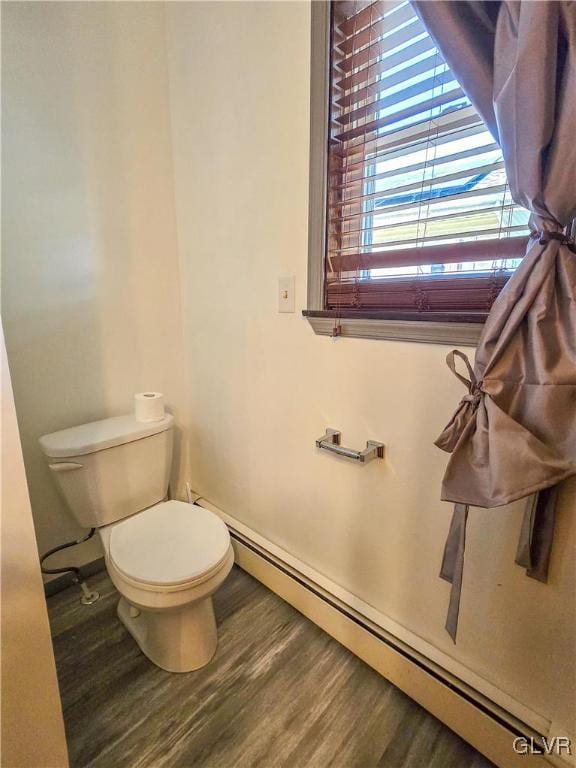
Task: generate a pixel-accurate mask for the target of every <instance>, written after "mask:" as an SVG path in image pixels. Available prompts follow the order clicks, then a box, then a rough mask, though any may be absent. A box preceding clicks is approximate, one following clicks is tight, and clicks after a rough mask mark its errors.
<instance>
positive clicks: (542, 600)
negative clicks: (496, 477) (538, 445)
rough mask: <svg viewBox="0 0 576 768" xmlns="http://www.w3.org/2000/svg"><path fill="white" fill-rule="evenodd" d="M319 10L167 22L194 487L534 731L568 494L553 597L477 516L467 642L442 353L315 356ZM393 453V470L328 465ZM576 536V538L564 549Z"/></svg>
mask: <svg viewBox="0 0 576 768" xmlns="http://www.w3.org/2000/svg"><path fill="white" fill-rule="evenodd" d="M309 15H310V9H309V5H308V4H307V3H296V2H292V3H284V2H274V3H272V2H270V3H259V2H254V3H249V2H243V3H234V2H232V3H225V2H221V3H202V2H199V3H171V4H169V5H168V6H167V31H168V57H169V70H170V104H171V110H172V125H173V145H174V167H175V179H176V201H177V220H178V239H179V246H180V257H181V269H182V275H183V280H184V285H185V289H186V295H187V301H186V303H185V308H184V311H185V327H186V334H187V335H186V352H187V355H188V369H189V373H190V378H191V385H190V388H189V390H188V392H187V396H188V404H189V408H190V413H191V417H190V431H191V434H192V446H191V462H190V476H191V480H192V484H193V487H194V488H195V489H196V490H198V491H199V492H200V493H202V494H203V495H205V496H206V497H207V498H209V499H210V500H211V501H212V502H213V503H214V504H216V505H217V506H219V507H221V508H222V509H224V510H225V511H227V512H228V513H230V514H232V515H234V516H236V517H237V518H238V519H239V520H240V521H242V522H243V523H245V524H247V525H249V526H251V527H252V528H253V529H255V530H256V531H258V532H259V533H261V534H263V535H264V536H266V537H268V538H269V539H270V540H271V541H273V542H274V543H276V544H278V545H280V546H282V547H283V548H284V549H286V550H288V551H289V552H291V553H293V554H295V555H296V556H297V557H299V558H300V559H301V560H303V561H305V562H306V563H308V564H309V565H311V566H313V567H315V568H316V569H317V570H319V571H320V572H321V573H322V574H325V575H326V576H328V577H329V578H331V579H332V580H333V581H335V582H337V583H338V584H340V585H342V586H344V587H346V588H347V589H348V590H349V591H351V592H352V593H354V594H355V595H358V596H359V597H361V598H363V599H364V600H365V601H366V602H368V603H369V604H370V605H372V606H374V607H375V608H377V609H378V610H380V611H381V612H383V613H384V614H386V615H387V616H389V617H392V618H393V619H395V620H397V621H398V622H400V623H401V624H402V625H404V626H405V627H407V628H409V629H410V630H412V631H413V632H414V633H416V634H418V635H419V636H421V637H423V638H425V639H426V640H428V641H430V642H431V643H433V644H434V645H435V646H437V647H438V648H440V649H442V650H444V651H446V652H447V653H449V654H451V655H453V656H454V657H455V658H457V659H459V660H460V661H461V662H463V663H464V664H465V665H467V666H468V667H470V668H471V669H473V670H475V671H476V672H478V673H479V674H480V675H482V676H483V677H485V678H486V679H487V680H489V681H491V682H493V683H494V684H495V685H497V686H498V687H500V688H501V689H502V690H504V691H506V692H508V693H509V694H510V695H512V696H513V697H515V698H516V699H517V700H518V701H520V702H523V703H524V704H525V705H526V706H528V707H530V708H532V709H533V710H535V711H536V712H538V713H540V714H542V715H544V716H546V717H549V718H550V719H551V720H556V721H559V722H561V723H563V724H564V726H565V727H566V726H568V725H571V723H570V722H569V721H570V719H571V712H572V701H571V686H570V685H567V683H566V680H567V679H569V678H570V668H571V665H572V662H573V656H572V651H573V647H574V638H573V628H574V619H573V616H572V619H570V616H569V615H568V614H570V612H571V611H573V594H574V561H573V551H574V547H573V546H571V545H570V542H573V540H574V538H573V531H572V530H571V525H572V518H573V515H572V514H571V513H573V511H574V492H573V491H574V485H572V491H571V492H570V493H569V494H567V495H566V496H565V499H564V505H563V507H562V509H561V513H560V520H559V524H558V529H559V530H558V536H557V545H556V547H555V550H554V558H553V562H552V569H551V578H550V583H549V584H548V585H547V586H545V585H542V584H540V583H538V582H536V581H533V580H530V579H527V578H526V577H525V575H524V573H523V572H522V570H521V569H519V568H518V567H517V566H515V565H514V554H515V547H516V540H517V534H518V531H519V526H520V518H521V506H520V505H515V506H513V507H508V508H501V509H495V510H489V511H486V510H473V511H472V513H471V520H470V526H469V539H468V541H469V546H468V552H467V562H466V571H465V585H464V598H463V605H462V615H461V631H460V637H459V641H458V645H457V646H456V647H454V646H452V644H451V641H450V640H449V638H448V636H447V635H446V633H445V632H444V630H443V624H444V618H445V610H446V605H447V598H448V587H447V585H446V584H445V583H444V582H442V581H441V580H440V579H439V578H438V575H437V574H438V569H439V564H440V560H441V554H442V547H443V542H444V538H445V535H446V531H447V528H448V524H449V519H450V514H451V509H450V506H449V505H448V504H444V503H441V502H440V501H439V489H440V480H441V477H442V472H443V468H444V466H445V462H446V456H445V454H442V453H441V452H440V451H439V450H437V449H436V448H434V446H433V445H432V443H433V440H434V438H435V437H436V436H437V434H438V433H439V432H440V430H441V428H442V427H443V426H444V424H445V422H446V421H447V420H448V418H449V417H450V416H451V414H452V411H453V410H454V408H455V406H456V404H457V402H458V400H459V398H460V397H461V396H462V394H463V391H462V388H461V385H460V384H459V383H458V382H457V380H456V379H455V378H454V377H453V376H452V375H451V374H450V373H449V371H448V369H447V368H446V366H445V364H444V357H445V354H446V352H447V349H446V348H443V347H441V346H427V345H419V344H409V343H397V342H381V341H367V340H359V339H339V340H337V341H332V340H330V339H327V338H321V337H316V336H314V334H313V332H312V330H311V329H310V327H309V326H308V324H307V322H306V320H304V319H303V318H302V317H301V316H300V314H299V313H296V314H294V315H279V314H278V313H277V306H276V301H277V299H276V291H277V280H278V277H279V276H281V275H296V285H297V297H296V298H297V302H296V304H297V307H298V308H299V309H301V308H303V307H304V306H305V291H306V261H307V252H306V251H307V243H306V238H307V195H308V119H309V105H308V99H309V66H310V63H309V62H310V51H309V36H310V27H309ZM327 426H331V427H335V428H338V429H341V430H342V434H343V440H344V442H345V444H347V445H351V446H363V445H364V443H365V441H366V439H368V438H373V439H377V440H382V441H383V442H385V443H386V445H387V459H386V463H385V464H381V463H379V462H374V463H372V464H370V465H368V466H366V467H359V466H356V465H352V464H350V463H347V462H345V461H341V460H338V459H336V458H334V457H332V456H329V455H325V454H323V455H319V454H318V453H317V452H316V451H315V449H314V440H315V438H316V437H318V436H319V435H321V434H322V433H323V432H324V429H325V427H327ZM569 529H570V530H569Z"/></svg>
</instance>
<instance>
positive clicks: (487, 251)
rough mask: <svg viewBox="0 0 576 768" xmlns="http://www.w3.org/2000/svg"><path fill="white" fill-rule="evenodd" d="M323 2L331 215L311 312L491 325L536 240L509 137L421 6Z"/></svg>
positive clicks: (388, 0)
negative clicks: (490, 120) (493, 311)
mask: <svg viewBox="0 0 576 768" xmlns="http://www.w3.org/2000/svg"><path fill="white" fill-rule="evenodd" d="M312 5H313V6H324V8H323V9H319V8H316V9H315V11H314V13H315V16H316V18H315V19H314V20H313V24H314V26H315V27H317V25H318V24H321V25H323V31H319V30H318V28H316V31H315V30H314V29H313V36H314V35H315V38H313V51H314V49H316V50H315V51H314V55H315V56H316V58H318V56H319V55H320V50H318V49H322V53H323V56H324V57H325V60H324V63H323V67H322V68H321V69H320V68H319V65H318V62H316V67H317V68H318V70H319V71H320V72H321V74H322V76H323V78H324V82H323V88H324V94H323V97H322V102H323V104H324V109H323V110H317V109H315V106H314V103H313V105H312V108H313V120H316V127H315V126H314V125H313V136H312V140H313V145H312V152H313V153H318V152H322V153H323V154H324V158H323V160H322V162H319V161H318V158H313V159H312V163H313V168H312V170H313V172H315V173H316V174H318V173H319V170H318V169H319V168H321V169H322V173H323V174H324V178H323V181H322V185H321V187H322V191H321V197H322V201H321V205H322V209H323V211H324V216H322V215H320V216H319V218H320V219H321V220H322V223H321V226H322V228H323V232H319V231H318V227H316V230H315V231H316V247H317V246H318V244H319V243H320V241H321V250H322V273H321V275H320V279H319V281H317V282H319V283H321V291H320V294H321V296H320V298H321V301H320V302H319V301H318V300H317V301H316V306H315V307H311V310H312V312H309V313H308V314H316V315H319V314H324V315H330V316H333V317H334V318H339V317H342V318H344V317H350V318H354V317H356V318H361V319H370V318H381V319H391V320H394V319H395V320H403V321H406V320H408V321H422V320H424V321H428V322H430V321H433V322H442V323H446V322H452V323H454V322H457V323H460V324H461V323H476V324H481V323H482V322H483V320H484V319H485V317H486V315H487V313H488V311H489V309H490V306H491V304H492V302H493V301H494V299H495V298H496V296H497V295H498V292H499V291H500V289H501V288H502V286H503V285H504V283H505V282H506V280H507V279H508V278H509V276H510V274H511V273H512V271H513V270H514V269H515V268H516V266H517V265H518V264H519V261H520V259H521V257H522V254H523V253H524V250H525V247H526V237H527V234H528V226H527V225H528V216H529V214H528V212H527V211H526V210H525V209H523V208H521V207H520V206H518V205H516V204H515V203H514V202H513V201H512V198H511V196H510V191H509V189H508V185H507V181H506V174H505V170H504V163H503V160H502V154H501V152H500V149H499V147H498V145H497V144H496V143H495V141H494V139H493V138H492V136H491V134H490V133H489V131H488V130H487V128H486V126H485V125H484V123H483V122H482V120H481V119H480V117H479V116H478V113H477V112H476V111H475V109H474V107H473V106H472V105H471V103H470V101H469V100H468V98H467V97H466V95H465V94H464V93H463V91H462V89H461V88H460V86H459V84H458V82H457V81H456V80H455V78H454V76H453V74H452V73H451V71H450V69H449V68H448V66H447V65H446V63H445V62H444V60H443V59H442V57H441V55H440V53H439V51H438V50H437V48H436V47H435V45H434V42H433V41H432V38H431V37H430V36H429V35H428V33H427V32H426V30H425V28H424V26H423V24H422V22H421V21H420V19H419V18H418V16H417V15H416V13H415V11H414V10H413V8H412V6H411V5H410V3H409V2H408V1H407V0H379V1H378V2H372V3H367V2H361V1H360V0H356V2H348V0H336V1H335V2H332V3H330V4H324V3H313V4H312ZM319 16H323V18H320V19H319V18H318V17H319ZM322 42H323V43H324V45H323V46H322V45H321V44H318V43H322ZM313 77H314V72H313ZM313 85H314V84H313ZM317 96H318V88H316V90H315V94H314V98H316V97H317ZM318 111H320V112H322V116H321V117H322V119H323V120H324V121H325V125H324V128H323V133H321V131H320V127H319V126H318V120H319V116H318V114H317V113H318ZM315 113H316V114H315ZM314 130H315V132H316V139H318V137H320V136H321V138H320V141H316V140H315V138H314ZM314 169H316V170H315V171H314ZM319 197H320V195H319V194H318V190H316V191H315V194H312V189H311V201H312V198H314V205H315V210H312V209H311V216H317V215H318V213H319V211H318V203H319V202H320V200H319ZM311 229H314V228H311ZM312 246H313V243H312V237H311V247H312ZM317 287H318V286H317ZM314 309H315V310H317V311H316V312H315V313H314ZM318 310H320V311H318Z"/></svg>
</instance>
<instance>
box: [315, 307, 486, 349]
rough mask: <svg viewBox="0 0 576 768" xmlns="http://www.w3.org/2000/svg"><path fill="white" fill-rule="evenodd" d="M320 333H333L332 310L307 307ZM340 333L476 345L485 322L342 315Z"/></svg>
mask: <svg viewBox="0 0 576 768" xmlns="http://www.w3.org/2000/svg"><path fill="white" fill-rule="evenodd" d="M302 314H303V315H304V317H306V319H307V320H308V322H309V323H310V325H311V326H312V328H313V330H314V333H316V334H318V335H320V336H332V332H333V329H334V315H333V313H331V312H326V311H315V310H304V312H303V313H302ZM338 323H339V325H340V327H341V330H340V334H339V335H340V336H342V337H348V338H360V339H386V340H389V341H390V340H392V341H415V342H418V343H421V344H461V345H463V346H470V347H475V346H476V345H477V344H478V339H479V338H480V334H481V332H482V328H483V323H481V322H452V321H451V322H446V321H444V322H442V321H440V320H436V321H431V320H392V319H385V318H377V317H340V318H338Z"/></svg>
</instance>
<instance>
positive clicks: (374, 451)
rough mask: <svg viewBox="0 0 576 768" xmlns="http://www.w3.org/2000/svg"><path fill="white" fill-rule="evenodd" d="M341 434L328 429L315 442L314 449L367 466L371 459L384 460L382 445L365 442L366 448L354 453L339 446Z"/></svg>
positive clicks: (352, 450)
mask: <svg viewBox="0 0 576 768" xmlns="http://www.w3.org/2000/svg"><path fill="white" fill-rule="evenodd" d="M341 434H342V433H341V432H340V431H339V430H337V429H331V428H330V427H328V428H327V430H326V433H325V434H324V435H322V437H319V438H318V440H316V447H317V448H320V449H322V450H324V451H331V452H332V453H336V454H338V456H344V458H346V459H352V461H357V462H359V463H360V464H367V463H368V462H369V461H372V459H383V458H384V443H378V442H376V440H367V441H366V448H365V449H364V450H363V451H355V450H354V449H353V448H345V447H344V446H343V445H340V436H341Z"/></svg>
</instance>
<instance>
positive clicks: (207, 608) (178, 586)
mask: <svg viewBox="0 0 576 768" xmlns="http://www.w3.org/2000/svg"><path fill="white" fill-rule="evenodd" d="M173 426H174V419H173V417H172V416H171V415H170V414H166V416H165V417H164V418H162V419H159V420H158V421H154V422H139V421H137V420H136V419H135V417H134V416H133V415H131V414H130V415H126V416H116V417H112V418H109V419H103V420H101V421H96V422H92V423H90V424H82V425H80V426H77V427H72V428H70V429H64V430H61V431H60V432H54V433H52V434H50V435H44V436H43V437H41V438H40V441H39V442H40V447H41V449H42V452H43V453H44V456H45V457H46V461H47V463H48V467H49V469H50V471H51V472H52V473H53V477H54V479H55V481H56V484H57V486H58V488H59V490H60V491H61V493H62V495H63V497H64V499H65V501H66V502H67V504H68V506H69V508H70V510H71V512H72V514H73V515H74V517H75V519H76V521H77V522H78V523H79V524H80V525H82V526H85V527H90V528H97V529H98V533H99V535H100V538H101V540H102V545H103V549H104V557H105V562H106V568H107V570H108V573H109V574H110V578H111V579H112V582H113V583H114V585H115V586H116V589H117V590H118V592H119V593H120V595H121V599H120V602H119V604H118V616H119V618H120V621H121V622H122V623H123V624H124V626H125V627H126V628H127V629H128V631H129V632H130V634H131V635H132V637H133V638H134V640H135V641H136V643H137V644H138V646H139V647H140V649H141V650H142V652H143V653H144V654H145V655H146V656H148V658H149V659H150V660H151V661H152V662H154V664H156V665H157V666H159V667H162V669H165V670H168V671H169V672H190V671H192V670H194V669H199V668H200V667H202V666H204V664H207V663H208V662H209V661H210V659H211V658H212V656H213V655H214V653H215V651H216V645H217V630H216V620H215V617H214V608H213V605H212V595H213V594H214V592H215V591H216V590H217V589H218V587H219V586H220V585H221V584H222V582H223V581H224V579H225V578H226V576H227V575H228V573H229V572H230V569H231V568H232V565H233V562H234V553H233V550H232V546H231V543H230V535H229V533H228V529H227V528H226V526H225V524H224V523H223V522H222V520H220V518H219V517H217V515H215V514H214V513H213V512H210V511H209V510H207V509H204V508H203V507H200V506H198V505H195V504H186V503H184V502H181V501H166V494H167V491H168V483H169V478H170V468H171V462H172V433H173Z"/></svg>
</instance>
